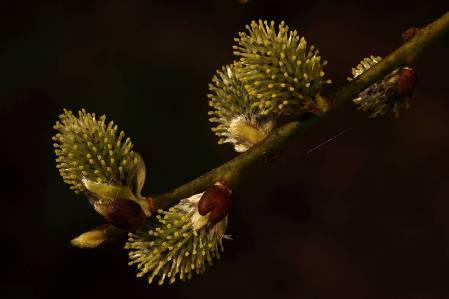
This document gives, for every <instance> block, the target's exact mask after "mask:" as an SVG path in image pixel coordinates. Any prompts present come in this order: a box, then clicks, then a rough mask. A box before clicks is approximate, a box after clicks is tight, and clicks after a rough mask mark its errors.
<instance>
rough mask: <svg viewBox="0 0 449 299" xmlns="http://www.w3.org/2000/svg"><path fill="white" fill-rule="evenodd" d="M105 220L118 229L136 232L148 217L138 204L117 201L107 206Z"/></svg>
mask: <svg viewBox="0 0 449 299" xmlns="http://www.w3.org/2000/svg"><path fill="white" fill-rule="evenodd" d="M105 219H106V220H107V221H108V222H110V223H112V224H113V225H114V226H115V227H117V228H120V229H124V230H127V231H135V230H137V229H139V228H141V227H142V226H143V225H144V224H145V222H146V219H147V217H146V215H145V213H144V212H143V211H142V209H141V208H140V206H139V205H138V204H137V203H136V202H134V201H132V200H128V199H117V200H115V201H114V202H112V203H111V204H109V205H108V206H107V208H106V211H105Z"/></svg>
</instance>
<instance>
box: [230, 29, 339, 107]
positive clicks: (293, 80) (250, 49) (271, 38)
mask: <svg viewBox="0 0 449 299" xmlns="http://www.w3.org/2000/svg"><path fill="white" fill-rule="evenodd" d="M246 29H247V30H248V33H245V32H241V33H239V37H238V38H236V39H235V41H236V43H237V44H236V45H235V46H234V47H233V48H234V54H235V55H237V56H239V57H240V62H239V64H238V65H237V66H238V67H237V75H238V78H239V79H240V80H241V82H242V83H243V85H244V87H245V89H246V90H247V92H248V94H249V95H250V96H252V97H254V98H256V101H254V103H253V105H254V106H255V107H259V108H260V109H262V108H263V113H264V114H265V115H268V114H270V113H274V114H278V115H291V114H303V113H306V112H309V113H315V114H319V113H321V112H325V111H321V109H320V108H321V107H319V105H317V103H316V102H315V96H316V95H317V94H318V93H319V92H320V90H321V88H322V86H323V85H324V84H330V83H331V81H330V80H325V79H324V75H325V73H324V71H323V67H324V66H325V65H326V64H327V61H321V57H320V56H319V55H318V54H319V52H318V50H316V49H315V47H314V46H310V47H308V46H307V42H306V40H305V38H304V37H300V36H299V34H298V32H297V31H296V30H295V31H290V30H289V27H288V26H286V25H285V23H284V22H281V23H280V24H279V26H278V30H276V29H275V23H274V21H271V22H270V23H268V22H267V21H262V20H259V21H258V22H256V21H253V22H252V23H251V25H248V26H246ZM317 106H318V107H317Z"/></svg>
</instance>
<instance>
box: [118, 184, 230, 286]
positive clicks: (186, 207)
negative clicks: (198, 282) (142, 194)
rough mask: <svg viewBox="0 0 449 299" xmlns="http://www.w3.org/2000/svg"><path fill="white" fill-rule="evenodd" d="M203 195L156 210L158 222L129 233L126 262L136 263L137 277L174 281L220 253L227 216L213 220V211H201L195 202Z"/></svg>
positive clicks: (202, 267) (199, 269) (202, 268)
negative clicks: (127, 259)
mask: <svg viewBox="0 0 449 299" xmlns="http://www.w3.org/2000/svg"><path fill="white" fill-rule="evenodd" d="M210 192H212V191H210ZM203 196H204V193H199V194H196V195H193V196H191V197H189V198H185V199H183V200H181V201H180V202H179V203H178V204H177V205H175V206H174V207H172V208H170V209H169V210H168V211H162V210H159V211H158V212H159V213H160V215H157V216H156V218H157V221H158V223H154V224H153V225H150V227H149V228H148V230H141V231H137V232H136V233H130V234H129V239H128V242H127V243H126V245H125V248H126V249H128V250H129V251H130V252H129V258H130V260H131V261H130V262H129V264H130V265H133V264H137V268H138V269H139V270H140V272H139V273H138V274H137V276H138V277H142V276H144V275H147V274H148V282H149V283H152V282H153V280H154V279H155V278H156V277H157V278H158V283H159V284H163V283H164V281H165V280H169V282H170V283H173V282H175V281H176V278H177V277H178V278H179V279H181V280H186V279H190V278H191V277H192V275H193V273H196V274H201V273H203V272H204V271H205V270H206V265H207V264H209V265H212V262H213V260H214V259H218V258H219V257H220V252H221V251H223V243H222V239H223V238H225V237H226V236H225V231H226V227H227V221H228V220H227V217H224V218H223V219H221V220H220V221H219V222H217V223H212V221H210V220H211V219H210V217H211V214H212V212H210V213H209V214H207V215H201V214H200V212H199V211H198V208H199V207H198V205H199V202H200V199H201V198H202V197H203ZM214 220H217V218H215V219H214Z"/></svg>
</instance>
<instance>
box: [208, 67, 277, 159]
mask: <svg viewBox="0 0 449 299" xmlns="http://www.w3.org/2000/svg"><path fill="white" fill-rule="evenodd" d="M235 68H236V66H235V64H231V65H227V66H224V67H223V68H222V69H221V70H218V71H217V73H216V75H215V76H214V77H213V78H212V83H211V84H209V90H210V93H209V94H208V98H209V106H210V107H211V110H210V111H209V115H210V116H211V117H210V118H209V121H210V122H212V123H216V124H217V125H216V126H215V127H213V128H212V131H213V132H214V133H215V135H217V136H218V137H219V138H220V139H219V141H218V143H219V144H222V143H231V144H233V145H234V149H235V150H236V151H237V152H244V151H246V150H248V149H249V148H250V147H251V146H253V145H254V144H256V143H259V142H260V141H262V140H263V139H265V137H266V136H267V135H268V134H269V133H270V132H271V130H272V129H273V127H274V121H273V118H272V117H270V116H267V115H266V113H265V107H259V106H258V105H255V103H256V102H257V100H256V98H255V97H253V96H250V95H249V94H248V92H247V91H246V90H245V88H244V87H243V84H242V83H241V82H240V80H238V79H237V77H236V74H235Z"/></svg>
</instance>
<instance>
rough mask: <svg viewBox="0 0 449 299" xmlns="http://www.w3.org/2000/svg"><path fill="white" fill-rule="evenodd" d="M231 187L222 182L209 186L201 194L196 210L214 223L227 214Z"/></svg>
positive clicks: (229, 205)
mask: <svg viewBox="0 0 449 299" xmlns="http://www.w3.org/2000/svg"><path fill="white" fill-rule="evenodd" d="M231 193H232V191H231V189H229V188H228V187H227V186H226V185H224V184H222V183H216V184H215V185H214V186H212V187H209V188H208V189H207V190H206V191H205V192H204V193H203V195H202V196H201V199H200V201H199V203H198V212H199V213H200V215H202V216H206V215H207V214H209V213H210V214H209V215H208V217H209V222H211V223H216V222H218V221H220V220H222V219H223V218H224V217H226V216H227V215H228V212H229V208H230V207H231Z"/></svg>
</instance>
